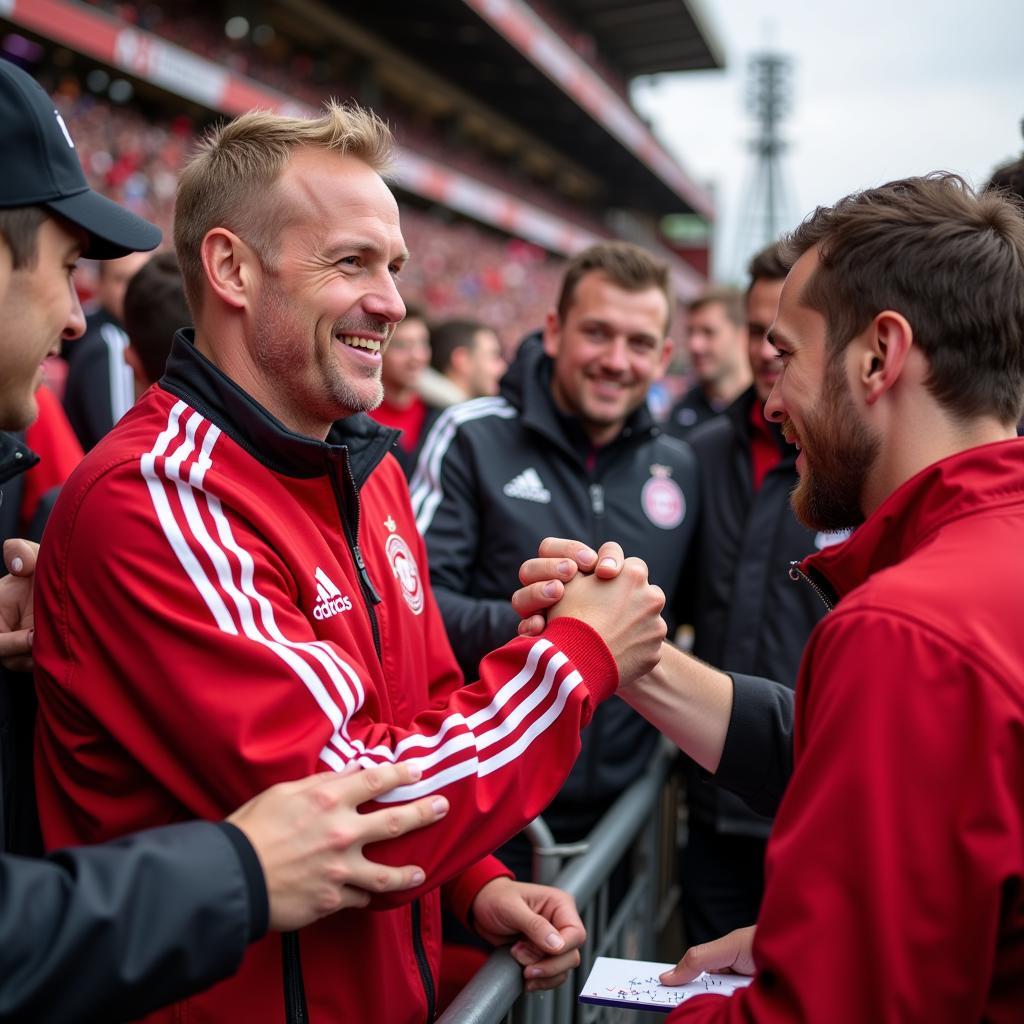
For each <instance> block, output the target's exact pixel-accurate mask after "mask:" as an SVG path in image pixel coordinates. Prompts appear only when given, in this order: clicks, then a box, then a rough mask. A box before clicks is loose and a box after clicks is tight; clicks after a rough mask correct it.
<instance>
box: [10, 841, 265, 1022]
mask: <svg viewBox="0 0 1024 1024" xmlns="http://www.w3.org/2000/svg"><path fill="white" fill-rule="evenodd" d="M267 918H268V906H267V893H266V887H265V883H264V881H263V875H262V872H261V870H260V867H259V861H258V859H257V857H256V853H255V851H254V850H253V849H252V847H251V846H250V845H249V843H248V841H247V840H246V839H245V837H244V836H243V835H242V833H241V832H240V831H239V830H238V829H236V828H235V827H234V826H232V825H229V824H227V823H220V824H211V823H209V822H190V823H187V824H181V825H171V826H168V827H166V828H160V829H153V830H150V831H147V832H140V833H137V834H135V835H131V836H127V837H125V838H124V839H120V840H117V841H115V842H111V843H106V844H104V845H101V846H93V847H81V848H77V849H70V850H59V851H57V852H55V853H53V854H52V855H51V856H49V857H47V858H46V859H40V860H30V859H27V858H22V857H14V856H10V855H4V856H2V857H0V1020H3V1021H47V1022H48V1024H60V1022H62V1021H69V1022H70V1021H74V1022H76V1024H79V1022H86V1021H93V1020H97V1021H99V1020H103V1021H111V1020H125V1019H129V1018H130V1019H134V1018H136V1017H139V1016H142V1015H143V1014H146V1013H148V1012H150V1011H151V1010H155V1009H157V1008H158V1007H160V1006H163V1005H165V1004H167V1003H171V1002H174V1001H176V1000H178V999H182V998H185V997H186V996H188V995H191V994H192V993H194V992H197V991H199V990H200V989H203V988H206V987H207V986H209V985H211V984H213V983H214V982H215V981H219V980H220V979H221V978H224V977H226V976H227V975H229V974H231V973H232V972H233V971H235V970H236V969H237V968H238V965H239V964H240V963H241V960H242V955H243V953H244V952H245V948H246V946H247V945H248V944H249V942H250V941H252V940H254V939H256V938H259V937H260V936H261V935H262V934H263V933H264V932H265V931H266V927H267Z"/></svg>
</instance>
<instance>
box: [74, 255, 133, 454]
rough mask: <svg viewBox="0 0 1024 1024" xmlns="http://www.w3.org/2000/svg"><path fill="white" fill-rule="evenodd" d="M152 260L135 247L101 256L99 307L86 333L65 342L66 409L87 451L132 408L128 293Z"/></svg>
mask: <svg viewBox="0 0 1024 1024" xmlns="http://www.w3.org/2000/svg"><path fill="white" fill-rule="evenodd" d="M148 259H149V254H148V253H143V252H133V253H130V254H129V255H127V256H122V257H121V259H117V260H109V261H106V260H104V261H101V262H100V265H99V268H98V271H99V273H98V286H97V291H96V298H97V301H98V302H99V309H97V310H96V312H94V313H91V314H90V315H89V316H88V317H86V321H85V325H86V326H85V334H83V335H82V337H81V338H78V339H77V340H76V341H71V342H69V343H68V344H67V346H66V352H67V360H68V375H67V381H66V383H65V385H64V410H65V411H66V412H67V414H68V419H69V420H70V421H71V426H72V427H74V430H75V434H76V435H77V436H78V440H79V442H80V443H81V445H82V448H83V449H85V451H88V450H89V449H90V448H92V447H93V445H95V444H96V442H97V441H98V440H99V439H100V438H101V437H103V436H104V435H105V434H107V433H108V432H109V430H110V428H111V427H112V426H113V425H114V424H115V423H116V422H117V421H118V420H119V419H120V418H121V417H122V416H123V415H124V414H125V413H126V412H127V411H128V410H129V409H130V408H131V407H132V404H133V403H134V401H135V387H134V384H133V382H132V372H131V369H130V368H129V367H128V365H127V364H126V363H125V359H124V351H125V348H126V347H127V345H128V336H127V335H126V334H125V332H124V323H123V322H124V293H125V289H126V288H127V287H128V282H129V280H131V278H132V276H133V275H134V274H135V272H136V271H137V270H138V269H139V268H140V267H141V266H142V265H143V264H144V263H145V262H146V260H148Z"/></svg>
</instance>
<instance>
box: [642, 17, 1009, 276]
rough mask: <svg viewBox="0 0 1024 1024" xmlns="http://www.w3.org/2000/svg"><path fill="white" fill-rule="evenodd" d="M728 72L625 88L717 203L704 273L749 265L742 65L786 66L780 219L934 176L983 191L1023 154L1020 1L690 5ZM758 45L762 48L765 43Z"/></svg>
mask: <svg viewBox="0 0 1024 1024" xmlns="http://www.w3.org/2000/svg"><path fill="white" fill-rule="evenodd" d="M700 6H701V9H702V10H703V11H704V13H705V15H706V18H707V21H708V22H709V24H710V26H711V29H712V31H713V32H714V34H715V35H716V36H717V38H718V40H719V43H720V45H721V47H722V49H723V51H724V54H725V59H726V70H725V71H719V72H697V73H692V74H677V75H661V76H657V77H655V78H648V79H641V80H639V81H638V82H637V83H636V85H635V88H634V101H635V103H636V105H637V108H638V109H639V110H640V111H641V112H642V113H643V114H644V115H645V116H647V117H648V118H649V119H650V120H651V121H652V122H653V124H654V127H655V131H656V133H657V134H658V136H659V138H661V140H662V141H663V142H664V143H666V144H667V145H668V147H669V149H670V150H671V151H672V152H673V153H674V154H675V155H676V156H678V157H679V158H680V160H681V161H682V163H683V165H684V166H685V167H686V168H687V169H688V170H689V171H690V173H691V174H692V175H693V176H694V177H696V178H697V179H698V180H699V181H701V182H704V183H712V184H713V185H714V188H715V195H716V201H717V206H718V226H717V238H716V259H715V265H716V270H717V273H718V275H719V276H720V277H733V278H735V277H737V276H738V275H740V274H741V268H742V266H743V264H744V262H745V260H746V258H747V257H748V256H749V254H750V253H749V248H750V243H747V244H744V242H743V240H742V236H743V234H744V232H743V230H742V229H741V226H740V223H739V221H740V220H741V216H740V215H741V213H742V210H743V202H742V196H743V194H744V192H745V190H746V189H747V188H749V182H750V179H751V174H752V170H753V166H754V158H753V156H752V154H751V153H750V152H749V150H748V149H747V142H748V141H749V139H751V138H752V137H753V136H754V134H755V129H754V121H753V119H752V117H751V116H750V115H749V114H748V113H747V112H746V109H745V96H746V89H747V83H746V70H747V61H748V58H749V57H750V56H751V55H753V54H756V53H758V52H763V51H765V50H772V51H774V52H778V53H780V54H784V55H788V56H790V57H791V58H792V59H793V68H792V72H791V81H792V96H793V100H792V112H791V114H790V116H789V118H788V120H787V121H786V123H785V125H784V129H783V135H784V137H785V138H786V139H788V140H789V142H790V143H791V146H790V149H789V152H788V153H787V154H786V155H785V156H784V157H783V164H782V166H783V173H784V175H785V178H786V180H787V182H788V183H789V193H790V197H791V202H790V206H791V207H792V210H791V213H792V217H791V219H792V220H793V221H794V223H795V222H796V221H799V220H800V219H801V218H802V217H803V216H804V215H805V214H806V213H808V212H809V211H810V210H811V209H813V207H814V206H816V205H817V204H819V203H826V204H828V203H831V202H833V201H834V200H836V199H838V198H839V197H840V196H843V195H846V194H847V193H848V192H852V191H854V190H855V189H858V188H863V187H865V186H871V185H877V184H881V183H882V182H884V181H888V180H890V179H892V178H899V177H904V176H906V175H911V174H921V173H924V172H926V171H930V170H936V169H944V170H954V171H958V172H960V173H961V174H963V175H964V176H965V177H967V178H968V179H969V180H970V181H971V182H972V183H973V184H975V185H981V184H984V182H985V181H986V180H987V179H988V176H989V174H990V172H991V171H992V169H993V168H994V167H995V166H997V165H998V164H999V163H1002V162H1005V161H1006V160H1009V159H1013V158H1015V157H1017V156H1019V155H1020V154H1021V152H1022V150H1024V140H1022V138H1021V132H1020V122H1021V119H1022V117H1024V0H930V2H926V0H857V2H856V3H849V2H841V0H818V2H817V3H811V2H808V0H803V2H798V0H772V3H770V4H767V3H763V2H762V3H757V2H755V0H701V4H700ZM766 44H767V45H766Z"/></svg>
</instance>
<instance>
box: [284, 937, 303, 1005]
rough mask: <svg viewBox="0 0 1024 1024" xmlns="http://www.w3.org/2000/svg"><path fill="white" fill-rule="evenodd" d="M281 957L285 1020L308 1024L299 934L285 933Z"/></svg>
mask: <svg viewBox="0 0 1024 1024" xmlns="http://www.w3.org/2000/svg"><path fill="white" fill-rule="evenodd" d="M281 956H282V963H283V965H284V1019H285V1020H286V1021H287V1024H308V1022H309V1009H308V1008H307V1006H306V989H305V986H304V985H303V983H302V961H301V959H300V957H299V933H298V932H285V933H284V935H282V936H281Z"/></svg>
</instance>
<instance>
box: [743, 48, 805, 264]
mask: <svg viewBox="0 0 1024 1024" xmlns="http://www.w3.org/2000/svg"><path fill="white" fill-rule="evenodd" d="M791 68H792V62H791V61H790V59H789V58H788V57H783V56H780V55H779V54H772V53H766V54H761V55H760V56H756V57H752V58H751V59H750V62H749V64H748V79H747V110H748V112H749V113H750V114H752V115H753V116H754V118H755V119H756V121H757V126H758V135H757V138H756V139H754V140H753V141H752V142H751V144H750V148H751V150H752V152H753V153H754V158H755V159H754V169H753V173H752V176H751V180H750V187H749V188H748V189H747V190H746V200H745V203H744V212H743V215H742V217H741V219H740V224H739V245H738V255H739V257H740V259H741V260H746V259H747V257H749V256H750V255H751V254H752V253H754V252H756V251H757V250H758V249H760V248H762V247H763V246H765V245H768V244H769V243H770V242H774V241H775V240H776V239H777V238H778V237H779V234H780V232H782V231H783V229H785V228H788V227H790V226H791V225H790V223H789V219H788V218H789V204H788V194H787V193H788V190H787V188H786V182H785V179H784V176H783V173H782V154H783V153H784V152H785V150H786V148H787V145H788V144H787V143H786V142H785V141H784V140H783V138H782V135H781V128H782V122H783V120H784V118H785V117H786V115H787V114H789V112H790V109H791V102H790V101H791V91H790V71H791Z"/></svg>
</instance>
